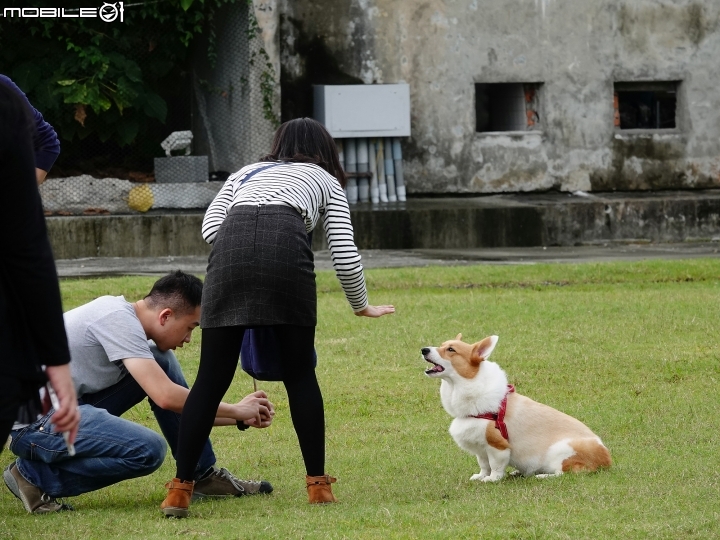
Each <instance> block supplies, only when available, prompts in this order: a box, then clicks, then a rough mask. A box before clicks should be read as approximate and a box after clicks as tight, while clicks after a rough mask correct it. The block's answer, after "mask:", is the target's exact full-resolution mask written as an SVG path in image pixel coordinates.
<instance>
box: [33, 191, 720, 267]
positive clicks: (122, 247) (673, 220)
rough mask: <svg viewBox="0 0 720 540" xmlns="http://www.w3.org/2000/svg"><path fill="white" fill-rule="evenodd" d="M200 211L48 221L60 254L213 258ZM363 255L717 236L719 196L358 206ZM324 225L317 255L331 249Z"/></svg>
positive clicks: (553, 196) (543, 197)
mask: <svg viewBox="0 0 720 540" xmlns="http://www.w3.org/2000/svg"><path fill="white" fill-rule="evenodd" d="M202 218H203V214H202V213H172V214H169V213H147V214H142V215H137V214H136V215H97V216H62V217H60V216H58V217H49V218H47V224H48V232H49V235H50V240H51V243H52V246H53V250H54V253H55V257H56V258H58V259H74V258H81V257H165V256H196V255H207V254H208V253H209V252H210V247H209V246H208V245H207V244H205V242H204V241H203V239H202V236H201V235H200V226H201V223H202ZM352 220H353V226H354V228H355V240H356V243H357V245H358V247H359V248H360V249H472V248H500V247H536V246H575V245H590V244H598V243H607V242H620V243H637V242H653V243H657V242H702V241H711V240H713V239H718V238H720V190H702V191H700V190H698V191H667V192H652V193H647V192H645V193H603V194H592V195H589V194H583V193H577V194H567V193H547V194H510V195H492V196H487V197H473V198H413V199H410V200H408V201H407V202H405V203H392V204H384V205H369V204H361V205H357V206H354V207H353V208H352ZM321 231H322V229H321V228H318V229H317V232H316V234H315V235H314V238H313V249H315V250H323V249H327V243H326V241H325V238H324V234H322V232H321Z"/></svg>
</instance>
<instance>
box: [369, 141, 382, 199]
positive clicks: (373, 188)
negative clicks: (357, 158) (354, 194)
mask: <svg viewBox="0 0 720 540" xmlns="http://www.w3.org/2000/svg"><path fill="white" fill-rule="evenodd" d="M376 144H377V143H376V139H370V140H369V141H368V162H369V164H370V173H371V174H372V176H371V177H370V200H371V201H372V202H373V204H377V203H379V202H380V188H379V187H378V171H377V159H376V152H377V150H376V146H375V145H376Z"/></svg>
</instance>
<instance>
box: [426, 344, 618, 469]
mask: <svg viewBox="0 0 720 540" xmlns="http://www.w3.org/2000/svg"><path fill="white" fill-rule="evenodd" d="M496 343H497V336H490V337H487V338H485V339H483V340H482V341H479V342H477V343H474V344H468V343H464V342H463V341H462V335H461V334H458V336H457V337H456V338H455V339H454V340H451V341H446V342H445V343H443V344H442V345H441V346H440V347H437V348H435V347H427V348H425V349H423V357H424V358H425V359H426V360H427V361H428V362H431V363H432V364H434V367H433V368H432V369H430V370H428V371H427V372H426V373H427V374H428V376H430V377H437V378H441V379H442V384H441V387H440V395H441V399H442V403H443V407H444V408H445V410H446V411H447V412H448V413H450V414H451V415H452V416H453V417H455V420H453V422H452V424H451V426H450V433H451V435H452V436H453V438H454V439H455V441H456V442H457V443H458V445H459V446H460V447H461V448H463V449H465V450H467V451H468V452H471V453H473V454H475V455H476V456H477V458H478V463H479V464H480V474H476V475H473V477H472V479H474V480H483V481H496V480H499V479H501V478H502V477H503V475H504V473H505V467H506V466H507V465H512V466H513V467H515V468H516V469H517V470H518V471H519V472H520V473H522V474H524V475H526V476H528V475H538V476H541V477H544V476H553V475H559V474H562V473H564V472H580V471H596V470H598V469H601V468H607V467H610V466H611V464H612V460H611V458H610V452H609V451H608V449H607V448H606V447H605V446H604V445H603V444H602V441H601V440H600V438H599V437H598V436H597V435H595V433H593V432H592V431H591V430H590V428H588V427H587V426H586V425H585V424H583V423H582V422H580V421H579V420H577V419H576V418H573V417H572V416H569V415H567V414H565V413H562V412H560V411H558V410H556V409H553V408H552V407H549V406H547V405H543V404H542V403H538V402H536V401H533V400H532V399H530V398H528V397H526V396H523V395H521V394H519V393H517V392H513V393H509V394H507V407H506V412H505V424H506V426H507V431H508V439H505V438H504V437H503V436H502V434H501V433H500V431H499V430H498V429H497V427H496V425H495V422H494V421H490V420H484V419H479V418H473V416H475V415H478V414H482V413H496V412H497V411H498V409H499V407H500V403H501V401H502V399H503V397H504V396H505V393H506V391H507V390H506V389H507V377H506V375H505V372H504V371H502V370H501V369H500V367H499V366H498V365H497V364H495V363H494V362H490V361H488V360H487V358H488V357H489V356H490V354H491V353H492V351H493V349H494V347H495V344H496ZM478 430H481V433H482V435H481V434H480V433H478Z"/></svg>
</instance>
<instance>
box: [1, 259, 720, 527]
mask: <svg viewBox="0 0 720 540" xmlns="http://www.w3.org/2000/svg"><path fill="white" fill-rule="evenodd" d="M367 278H368V283H369V288H370V298H371V302H372V303H374V304H384V303H393V304H395V306H396V308H397V313H396V314H395V315H394V316H388V317H384V318H382V319H379V320H370V319H364V318H358V317H355V316H353V315H352V312H351V311H350V308H349V307H348V305H347V302H346V301H345V299H344V296H343V295H342V293H341V292H340V288H339V286H338V285H337V282H336V280H335V278H334V275H333V274H332V273H331V272H319V273H318V289H319V309H318V311H319V323H318V334H317V349H318V355H319V365H318V375H319V378H320V384H321V387H322V389H323V393H324V397H325V406H326V416H327V440H328V444H327V472H328V473H330V474H332V475H335V476H337V477H338V478H339V481H338V483H337V484H335V486H334V492H335V493H336V495H337V497H338V498H339V499H340V501H341V503H340V504H336V505H328V506H310V505H308V504H307V502H306V494H305V486H304V475H305V473H304V469H303V465H302V460H301V458H300V451H299V448H298V446H297V442H296V439H295V434H294V432H293V430H292V425H291V423H290V419H289V412H288V407H287V400H286V397H285V394H284V391H283V388H282V385H281V384H279V383H261V388H263V389H265V390H266V391H267V392H268V393H269V394H270V396H271V399H272V400H273V401H274V403H275V404H276V406H277V416H276V420H275V423H274V425H273V426H272V427H271V428H269V429H267V430H249V431H246V432H243V433H240V432H238V431H237V430H236V429H234V428H232V429H230V428H216V429H215V430H214V431H213V435H212V439H213V442H214V445H215V450H216V453H217V455H218V464H219V465H220V466H224V467H227V468H228V469H230V470H231V471H233V472H235V473H236V474H238V475H239V476H241V477H248V478H251V477H252V478H265V479H267V480H269V481H271V482H272V483H273V485H274V487H275V492H274V493H273V494H272V495H270V496H266V497H254V498H248V499H233V500H224V501H214V502H201V503H197V504H193V505H192V506H191V518H190V519H186V520H168V519H164V518H163V517H162V514H161V513H160V511H159V505H160V502H161V501H162V499H163V497H164V494H165V490H164V489H163V484H164V483H165V482H166V481H167V480H169V479H170V478H171V477H172V476H173V475H174V471H175V469H174V461H173V459H172V457H171V456H168V458H167V459H166V462H165V464H164V465H163V467H162V468H161V469H160V470H159V471H157V472H156V473H154V474H152V475H150V476H148V477H145V478H141V479H137V480H132V481H127V482H123V483H121V484H118V485H115V486H112V487H109V488H107V489H103V490H100V491H98V492H95V493H89V494H86V495H83V496H80V497H76V498H74V499H72V500H71V501H69V502H71V503H72V504H73V505H74V506H75V508H76V511H75V512H69V513H63V514H55V515H46V516H30V515H27V514H26V513H25V512H24V510H23V509H22V506H21V505H20V503H19V501H17V500H16V499H15V498H14V497H13V496H12V495H11V494H10V492H9V491H8V490H7V489H5V488H4V487H2V489H0V505H1V507H2V512H1V513H0V538H32V539H39V538H62V539H72V538H88V539H90V538H101V539H105V538H167V537H186V538H258V539H266V538H378V539H379V538H503V539H511V538H518V539H528V538H540V539H544V538H573V539H575V538H613V539H614V538H623V539H624V538H698V539H700V538H702V539H705V538H718V537H720V503H718V500H717V499H718V492H719V491H720V468H719V467H718V463H720V459H719V458H718V456H719V454H720V450H719V448H720V430H719V429H718V426H719V424H720V421H719V420H718V418H719V416H720V400H718V394H719V393H718V380H720V365H719V363H718V359H719V357H720V345H719V343H720V342H719V340H718V337H717V328H718V321H720V260H712V259H705V260H690V261H673V262H663V261H654V262H642V263H605V264H579V265H566V264H550V265H533V266H484V265H483V266H464V267H455V268H440V267H431V268H408V269H392V270H371V271H368V272H367ZM153 281H154V279H153V278H146V277H133V278H108V279H89V280H66V281H63V282H62V290H63V295H64V306H65V309H70V308H72V307H74V306H77V305H79V304H81V303H84V302H87V301H89V300H91V299H93V298H94V297H97V296H99V295H103V294H124V295H125V296H126V298H128V299H132V300H134V299H137V298H139V297H141V296H142V295H144V294H145V293H146V292H147V290H149V288H150V285H151V284H152V282H153ZM458 332H462V333H463V335H464V339H465V340H466V341H469V342H470V341H477V340H479V339H481V338H483V337H485V336H487V335H491V334H497V335H499V336H500V341H499V343H498V346H497V347H496V349H495V352H494V353H493V357H492V360H494V361H496V362H498V363H499V364H500V365H501V366H502V367H503V368H504V369H505V371H506V372H507V373H508V377H509V380H510V382H511V383H513V384H514V385H515V387H516V388H517V391H518V392H520V393H522V394H524V395H527V396H529V397H531V398H533V399H536V400H538V401H541V402H543V403H546V404H548V405H551V406H553V407H556V408H558V409H560V410H562V411H564V412H566V413H568V414H571V415H573V416H575V417H577V418H579V419H580V420H582V421H583V422H585V423H586V424H587V425H588V426H589V427H590V428H591V429H592V430H593V431H595V432H596V433H597V434H598V435H599V436H600V437H601V438H602V439H603V441H604V442H605V444H606V445H607V446H608V448H609V449H610V451H611V453H612V457H613V460H614V465H613V468H612V469H610V470H609V471H606V472H601V473H597V474H590V475H565V476H563V477H560V478H551V479H545V480H538V479H535V478H527V479H524V478H520V479H507V480H504V481H502V482H500V483H497V484H483V483H475V482H470V481H469V478H470V476H471V475H472V474H473V473H475V472H478V467H477V463H476V461H475V458H474V457H473V456H470V455H468V454H465V453H464V452H463V451H461V450H460V449H459V448H458V447H457V446H456V445H455V443H454V442H453V441H452V439H451V437H450V435H449V434H448V426H449V424H450V418H449V417H448V415H447V414H446V413H445V411H444V410H443V409H442V406H441V404H440V397H439V392H438V388H439V381H437V380H430V379H428V378H427V377H425V375H424V374H423V370H424V369H425V363H424V362H423V361H422V359H421V356H420V348H421V347H423V346H427V345H438V344H440V343H441V342H443V341H445V340H447V339H450V338H453V337H455V335H456V334H457V333H458ZM200 337H201V336H200V333H199V332H197V335H195V336H194V340H193V342H192V343H191V344H190V345H189V346H186V347H185V348H184V349H182V350H180V351H179V353H178V356H179V358H180V361H181V363H182V364H183V366H184V369H185V373H186V375H187V376H188V378H189V379H190V380H192V379H193V378H194V376H195V373H196V370H197V364H198V351H199V347H198V345H199V341H200ZM251 390H252V381H251V379H250V378H249V377H247V376H246V375H244V374H243V373H241V372H238V374H237V376H236V378H235V381H234V382H233V385H232V386H231V389H230V391H229V395H228V396H226V400H227V401H232V400H237V399H239V398H241V397H242V396H243V395H245V394H246V393H248V392H250V391H251ZM127 417H128V418H130V419H132V420H135V421H137V422H140V423H142V424H144V425H147V426H150V427H152V428H154V429H157V428H156V426H155V423H154V419H153V417H152V414H151V413H150V410H149V407H147V405H146V404H142V405H141V406H138V407H136V408H135V409H134V410H132V411H131V412H130V413H129V414H128V415H127ZM11 460H12V456H11V455H10V454H9V452H7V451H5V452H3V454H2V455H0V465H2V466H3V467H4V466H5V465H6V464H7V463H9V462H10V461H11Z"/></svg>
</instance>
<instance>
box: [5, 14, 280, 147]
mask: <svg viewBox="0 0 720 540" xmlns="http://www.w3.org/2000/svg"><path fill="white" fill-rule="evenodd" d="M241 2H246V3H248V4H249V6H250V9H249V14H250V17H249V19H250V25H249V28H248V35H249V36H250V37H251V38H254V37H255V36H256V35H257V34H258V32H259V28H258V26H257V21H256V20H255V17H254V14H253V10H252V0H195V1H193V0H162V1H146V2H139V3H132V4H128V3H127V2H125V4H126V7H125V9H124V22H123V23H120V22H119V21H115V22H112V23H106V22H104V21H102V20H101V19H100V18H98V17H94V18H21V17H6V18H4V19H3V23H2V32H0V72H2V73H5V74H7V75H8V76H10V77H11V78H12V79H13V80H14V81H15V82H16V83H17V84H18V86H20V87H21V88H22V89H23V90H24V91H25V92H26V93H27V94H28V97H29V98H30V100H31V102H32V103H33V105H35V107H36V108H37V109H39V110H40V111H42V112H43V113H44V114H45V116H46V117H49V118H52V120H53V121H52V123H53V126H54V127H55V129H56V131H57V132H58V133H59V135H60V137H61V139H63V140H65V141H72V140H75V139H84V138H86V137H88V136H91V135H93V136H97V138H98V139H99V140H100V141H101V142H106V141H109V140H111V141H114V142H116V143H117V144H118V145H119V146H121V147H122V146H125V145H128V144H130V143H132V142H134V141H136V139H137V138H138V136H140V135H141V134H143V133H145V132H146V131H147V130H148V129H152V128H153V127H154V126H157V125H158V124H163V123H165V121H166V118H167V116H168V99H172V98H173V96H174V95H175V94H177V92H178V89H177V88H176V86H177V83H178V80H185V83H184V84H185V85H186V86H187V87H188V88H189V87H190V85H191V83H190V82H189V81H188V80H187V78H188V71H189V70H190V69H191V67H190V65H189V63H190V59H191V57H192V55H193V54H202V55H205V56H206V57H207V58H208V62H209V63H210V64H211V65H212V64H214V61H215V59H216V58H217V51H216V50H215V39H214V36H215V20H216V17H217V14H218V10H219V9H220V8H221V7H223V6H224V5H226V4H238V3H241ZM5 6H6V7H12V6H17V7H27V3H26V2H17V1H15V2H12V1H11V2H8V3H6V4H5ZM33 7H37V8H56V7H57V2H54V1H52V0H38V1H37V2H33ZM80 7H93V8H97V7H98V2H92V1H88V0H84V1H79V2H76V3H74V4H73V6H72V8H70V7H67V8H66V10H67V11H68V12H73V9H74V8H80ZM201 36H202V37H203V40H199V39H198V38H200V37H201ZM260 52H261V54H262V53H264V49H263V48H262V47H261V48H260ZM265 56H267V53H265ZM266 63H267V62H266ZM265 72H268V73H269V74H270V75H268V74H267V73H265ZM263 73H264V74H263V76H262V86H263V89H262V91H263V92H264V94H263V95H265V94H268V89H267V88H264V87H265V86H268V85H269V86H270V88H269V94H268V95H269V96H271V95H272V92H273V89H274V85H275V81H274V75H273V72H272V71H271V70H268V69H267V68H265V71H264V72H263ZM268 77H270V79H269V80H268ZM201 83H202V81H201ZM269 105H270V107H269V113H268V112H266V116H267V115H268V114H270V113H272V104H271V103H270V104H269ZM158 142H159V141H158Z"/></svg>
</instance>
